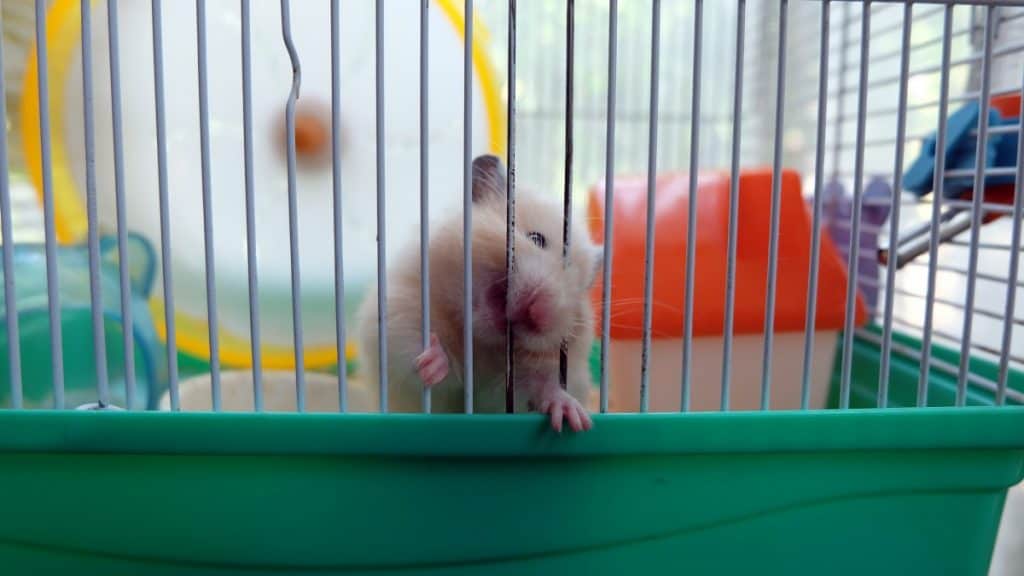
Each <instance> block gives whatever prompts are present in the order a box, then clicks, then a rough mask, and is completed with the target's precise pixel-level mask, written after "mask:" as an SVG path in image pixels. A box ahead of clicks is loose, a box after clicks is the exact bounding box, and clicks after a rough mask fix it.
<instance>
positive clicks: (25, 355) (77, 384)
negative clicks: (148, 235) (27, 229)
mask: <svg viewBox="0 0 1024 576" xmlns="http://www.w3.org/2000/svg"><path fill="white" fill-rule="evenodd" d="M100 250H101V263H100V286H101V290H102V294H103V300H102V302H103V316H104V331H105V334H106V348H107V370H108V373H109V380H110V393H111V401H112V403H114V404H115V405H117V406H120V407H123V408H126V407H128V406H127V403H126V397H125V374H124V365H125V362H124V360H125V357H124V346H123V328H124V322H123V319H122V315H121V300H120V298H121V295H120V293H121V291H120V281H119V275H118V251H117V243H116V239H115V238H113V237H105V238H103V239H101V243H100ZM155 260H156V254H155V252H154V251H153V247H152V246H151V245H150V244H149V242H148V241H147V240H145V239H144V238H143V237H141V236H138V235H134V234H130V235H129V237H128V262H129V278H130V284H131V291H132V295H131V313H132V332H133V343H134V347H135V354H134V357H135V375H136V393H135V399H134V402H133V406H132V407H133V408H136V409H139V408H149V409H152V408H155V403H156V401H157V398H158V392H159V391H160V390H162V389H164V388H165V387H166V380H167V375H166V363H165V362H164V360H163V359H164V357H165V352H164V348H163V346H162V344H161V343H160V340H159V339H158V338H157V334H156V330H155V329H154V327H153V321H152V317H151V315H150V311H149V304H148V299H149V295H150V291H151V289H152V286H153V280H154V275H155ZM2 274H3V272H2V271H0V277H2ZM57 276H58V284H59V299H60V316H61V331H62V346H63V356H62V358H63V361H64V371H63V372H64V389H65V400H64V405H65V406H66V407H69V408H71V407H75V406H79V405H82V404H87V403H90V402H95V401H96V400H97V396H96V394H97V392H96V365H95V362H94V352H93V346H92V314H91V306H90V294H89V254H88V250H87V247H86V246H85V245H75V246H62V247H59V248H58V249H57ZM14 279H15V295H16V302H17V310H18V333H19V337H20V343H21V354H20V357H21V370H22V374H21V381H22V392H23V401H24V406H25V407H26V408H52V407H54V403H55V399H54V391H53V370H52V366H51V363H50V325H49V307H48V304H47V291H46V257H45V251H44V247H43V245H41V244H19V245H17V246H15V247H14ZM3 302H4V294H3V291H2V290H0V408H9V407H11V390H12V388H11V379H10V364H9V361H8V355H7V349H8V334H7V330H6V314H5V308H4V307H3Z"/></svg>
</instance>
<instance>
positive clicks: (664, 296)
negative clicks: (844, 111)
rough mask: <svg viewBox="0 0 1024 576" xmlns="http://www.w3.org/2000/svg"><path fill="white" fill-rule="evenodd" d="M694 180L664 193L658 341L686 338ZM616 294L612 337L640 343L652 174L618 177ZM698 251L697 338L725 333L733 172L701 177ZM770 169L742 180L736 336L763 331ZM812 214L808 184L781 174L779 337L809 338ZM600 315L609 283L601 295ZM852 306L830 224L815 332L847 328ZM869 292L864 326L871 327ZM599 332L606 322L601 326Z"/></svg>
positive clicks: (592, 213) (658, 200) (597, 196)
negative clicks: (805, 334)
mask: <svg viewBox="0 0 1024 576" xmlns="http://www.w3.org/2000/svg"><path fill="white" fill-rule="evenodd" d="M688 180H689V176H688V175H687V174H685V173H671V174H663V175H661V176H659V177H658V178H657V183H656V186H657V188H656V191H655V220H656V224H655V226H656V228H655V246H654V315H653V324H652V335H653V337H655V338H679V337H681V336H682V333H683V302H684V296H685V294H684V292H685V283H684V282H685V275H686V268H685V267H686V228H687V214H688V203H689V192H688ZM614 199H615V202H614V206H613V212H614V233H613V242H612V245H613V250H614V253H613V254H614V260H613V264H612V292H611V300H612V303H611V318H612V329H611V336H612V338H616V339H636V338H640V337H641V335H642V326H643V293H644V246H645V222H646V210H647V182H646V177H643V176H640V177H622V178H617V179H616V180H615V188H614ZM587 210H588V216H589V218H588V221H589V223H590V232H591V235H592V237H593V238H594V239H595V241H597V242H603V240H604V238H603V236H604V234H603V226H604V185H603V184H599V185H597V186H594V187H593V188H591V190H590V193H589V202H588V207H587ZM697 210H698V215H697V249H696V275H695V294H694V296H695V299H694V322H693V334H694V336H716V335H721V334H722V327H723V324H724V315H725V275H726V261H727V251H728V230H729V228H728V226H729V175H728V174H723V173H707V174H701V176H700V177H699V183H698V197H697ZM770 213H771V170H745V171H743V173H742V174H741V175H740V187H739V212H738V218H739V220H738V223H739V227H738V231H739V233H738V243H737V250H736V300H735V304H736V308H735V324H734V331H735V333H737V334H759V333H762V332H763V331H764V316H765V300H766V290H767V284H768V242H769V230H770V226H771V219H770ZM810 239H811V215H810V209H809V207H808V206H807V204H806V203H805V201H804V199H803V197H802V196H801V193H800V178H799V176H798V175H797V174H796V173H795V172H792V171H784V172H783V174H782V196H781V212H780V234H779V242H778V247H779V256H778V276H777V298H776V305H775V330H776V331H777V332H792V331H803V330H804V326H805V317H806V306H807V277H808V271H809V267H810V256H811V242H810ZM593 298H594V302H595V304H596V305H595V310H596V313H597V314H598V317H600V303H601V279H600V278H598V281H597V282H596V285H595V286H594V290H593ZM845 304H846V263H845V261H844V260H843V259H842V258H841V256H840V254H839V252H838V251H837V249H836V247H835V245H834V244H833V243H832V240H831V239H830V237H829V235H828V234H827V233H825V231H824V227H823V228H822V234H821V259H820V268H819V277H818V307H817V313H816V315H815V316H816V321H815V328H816V329H818V330H836V329H842V327H843V324H844V318H845ZM866 316H867V315H866V311H865V307H864V303H863V300H862V299H861V296H860V294H859V293H858V296H857V305H856V322H857V324H858V325H861V324H863V323H864V321H865V320H866ZM598 325H600V324H598Z"/></svg>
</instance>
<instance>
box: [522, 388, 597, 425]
mask: <svg viewBox="0 0 1024 576" xmlns="http://www.w3.org/2000/svg"><path fill="white" fill-rule="evenodd" d="M534 405H536V406H537V409H538V411H539V412H541V413H543V414H548V415H550V416H551V427H552V428H554V429H555V432H561V431H562V420H563V419H565V420H568V421H569V427H570V428H572V429H573V431H575V432H583V431H584V430H590V428H591V427H592V426H593V425H594V423H593V421H591V419H590V414H589V413H588V412H587V409H586V408H584V407H583V405H582V404H580V402H579V401H578V400H576V399H575V398H573V397H572V395H571V394H569V393H568V392H566V391H565V390H562V389H561V388H560V387H559V386H558V385H557V384H556V385H554V386H549V387H547V388H545V390H544V391H543V392H541V394H540V397H539V398H538V399H537V402H535V403H534Z"/></svg>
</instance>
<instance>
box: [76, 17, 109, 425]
mask: <svg viewBox="0 0 1024 576" xmlns="http://www.w3.org/2000/svg"><path fill="white" fill-rule="evenodd" d="M80 23H81V27H82V28H81V36H82V104H83V108H84V110H83V114H82V116H83V119H84V120H83V123H82V124H83V126H82V127H83V129H84V130H83V131H84V133H85V134H84V136H85V210H86V215H87V219H88V222H89V232H88V241H87V242H88V251H89V307H90V312H91V316H92V351H93V362H95V364H96V392H97V395H98V401H99V405H100V407H105V406H107V405H109V404H110V381H109V379H108V378H107V340H106V335H105V331H104V322H103V293H102V291H101V288H100V232H99V216H98V215H97V210H96V138H95V135H96V120H95V118H94V116H93V91H92V5H91V3H90V2H89V0H82V2H81V22H80Z"/></svg>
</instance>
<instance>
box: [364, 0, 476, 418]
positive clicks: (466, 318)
mask: <svg viewBox="0 0 1024 576" xmlns="http://www.w3.org/2000/svg"><path fill="white" fill-rule="evenodd" d="M379 1H380V0H378V2H379ZM464 8H465V9H464V10H463V14H464V15H465V23H464V26H465V28H464V30H463V36H464V37H465V39H466V40H465V44H464V48H463V53H462V262H463V267H462V289H463V300H462V346H463V350H464V352H463V353H464V354H465V359H464V365H463V377H462V380H463V382H464V383H465V388H464V395H463V401H464V402H465V411H466V414H472V413H473V314H472V310H473V158H472V156H473V0H465V5H464Z"/></svg>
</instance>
